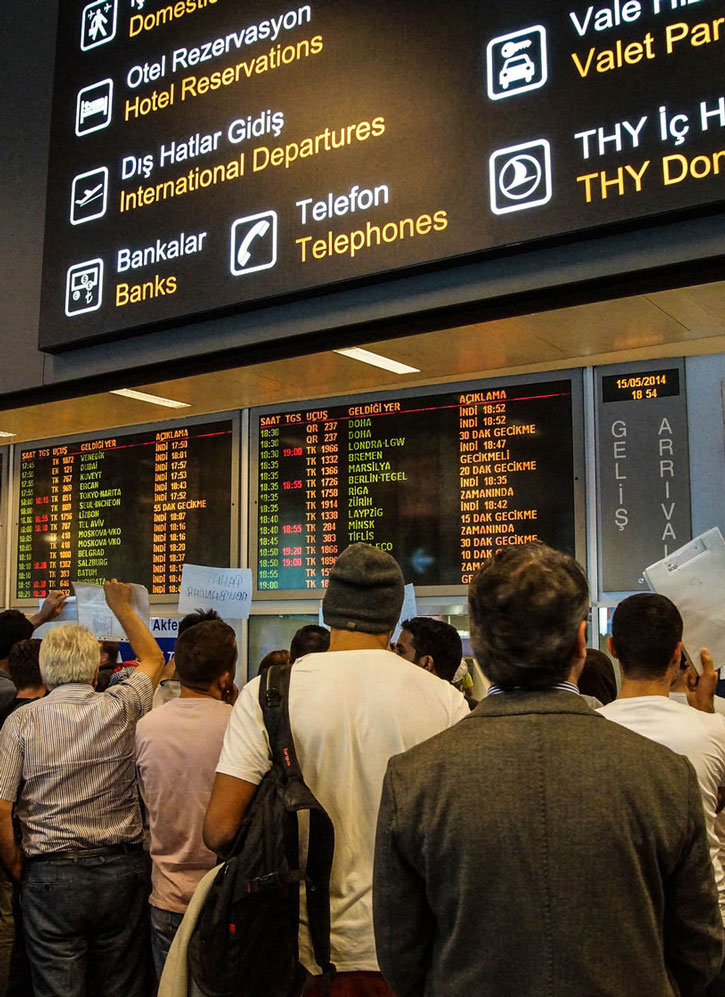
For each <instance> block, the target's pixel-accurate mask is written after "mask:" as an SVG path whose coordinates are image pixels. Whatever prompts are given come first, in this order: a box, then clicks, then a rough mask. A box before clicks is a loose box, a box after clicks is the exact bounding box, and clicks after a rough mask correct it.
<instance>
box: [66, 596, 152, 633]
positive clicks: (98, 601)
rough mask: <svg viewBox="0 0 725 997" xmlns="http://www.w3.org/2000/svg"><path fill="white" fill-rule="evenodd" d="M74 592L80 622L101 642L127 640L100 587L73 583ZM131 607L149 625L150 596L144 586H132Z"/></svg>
mask: <svg viewBox="0 0 725 997" xmlns="http://www.w3.org/2000/svg"><path fill="white" fill-rule="evenodd" d="M73 591H74V592H75V596H76V606H77V608H78V622H79V623H80V624H81V626H83V627H88V629H89V630H90V631H91V633H93V634H95V635H96V637H98V639H99V640H125V638H126V635H125V633H124V632H123V627H122V626H121V624H120V623H119V622H118V620H117V619H116V617H115V616H114V615H113V613H112V612H111V610H110V609H109V608H108V606H107V605H106V596H105V594H104V592H103V588H102V586H100V585H89V584H88V583H86V582H73ZM131 605H132V606H133V608H134V609H135V610H136V612H137V613H138V615H139V616H140V617H141V619H142V620H143V621H144V623H145V624H146V626H148V624H149V616H150V611H149V594H148V590H147V589H146V588H145V587H144V586H143V585H136V584H135V583H133V584H132V585H131Z"/></svg>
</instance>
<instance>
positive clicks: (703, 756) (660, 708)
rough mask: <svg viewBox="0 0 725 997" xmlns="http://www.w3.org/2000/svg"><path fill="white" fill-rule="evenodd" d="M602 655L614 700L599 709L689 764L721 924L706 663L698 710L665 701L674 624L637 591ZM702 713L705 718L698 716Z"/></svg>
mask: <svg viewBox="0 0 725 997" xmlns="http://www.w3.org/2000/svg"><path fill="white" fill-rule="evenodd" d="M609 650H610V653H611V654H612V655H613V656H614V657H615V658H618V659H619V664H620V667H621V669H622V689H621V692H620V694H619V698H618V699H616V700H615V701H614V702H613V703H609V704H608V705H607V706H603V707H602V708H601V709H600V711H599V712H600V713H602V714H603V715H604V716H605V717H607V718H608V719H609V720H614V721H616V722H617V723H619V724H622V725H623V726H624V727H628V728H629V729H630V730H634V731H636V732H637V733H638V734H642V735H644V737H649V738H650V739H651V740H653V741H658V742H659V743H660V744H664V745H665V746H666V747H668V748H671V749H672V750H673V751H676V752H677V754H679V755H685V756H686V757H687V758H688V759H689V760H690V762H691V763H692V765H693V767H694V769H695V772H696V773H697V779H698V782H699V784H700V792H701V794H702V804H703V809H704V811H705V824H706V826H707V835H708V842H709V846H710V855H711V858H712V864H713V869H714V872H715V882H716V884H717V888H718V894H719V898H720V910H721V913H722V914H723V919H724V920H725V874H724V872H723V868H722V865H721V862H720V856H719V852H720V842H719V840H718V837H717V834H716V833H715V816H716V813H717V806H718V792H719V790H720V787H721V786H725V717H722V716H720V715H719V714H717V713H714V712H712V710H713V707H712V693H713V691H714V688H715V682H716V681H717V679H716V675H715V672H714V669H713V665H712V658H711V657H710V655H709V653H708V652H707V651H706V650H705V649H703V651H702V652H701V659H702V664H703V674H702V676H701V677H700V681H699V682H698V687H697V690H696V693H695V694H696V695H697V697H698V699H699V702H698V706H699V707H700V708H698V709H692V708H691V707H690V706H688V705H684V704H683V703H678V702H675V701H674V700H672V699H670V698H669V693H670V687H671V686H672V684H673V683H674V682H675V681H676V680H677V678H678V677H679V674H680V658H681V655H682V617H681V616H680V613H679V610H678V609H677V607H676V606H675V605H674V603H672V602H671V601H670V600H669V599H668V598H667V597H666V596H663V595H657V594H655V593H650V592H642V593H639V594H638V595H632V596H629V598H628V599H624V600H623V601H622V602H620V604H619V605H618V606H617V608H616V610H615V611H614V616H613V617H612V636H611V637H610V638H609ZM705 710H709V711H710V712H704V711H705Z"/></svg>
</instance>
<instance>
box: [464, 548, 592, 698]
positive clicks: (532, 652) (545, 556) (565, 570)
mask: <svg viewBox="0 0 725 997" xmlns="http://www.w3.org/2000/svg"><path fill="white" fill-rule="evenodd" d="M468 607H469V614H470V620H471V645H472V647H473V651H474V654H475V655H476V658H477V659H478V663H479V664H480V665H481V668H482V669H483V671H484V673H485V675H486V676H487V677H488V678H489V679H490V681H491V682H494V683H495V684H496V685H498V686H500V687H501V688H502V689H511V688H514V687H520V688H522V689H549V688H551V686H553V685H556V683H557V682H562V681H564V680H565V679H566V678H567V677H568V675H569V672H570V671H571V665H572V655H573V652H574V647H575V643H576V637H577V630H578V628H579V626H580V624H581V622H582V621H583V620H584V619H586V614H587V611H588V608H589V586H588V585H587V579H586V575H585V574H584V571H583V570H582V568H581V567H580V566H579V565H578V564H577V562H576V561H575V560H574V558H573V557H569V555H568V554H562V553H560V552H559V551H556V550H552V548H551V547H547V546H546V544H542V543H531V544H522V545H520V546H518V545H517V546H511V547H504V548H502V549H501V550H500V551H498V552H497V553H496V554H495V555H494V556H493V557H490V558H489V559H488V560H487V561H485V562H484V563H483V565H482V566H481V568H480V569H479V571H478V572H477V573H476V574H475V575H474V577H473V581H472V582H471V584H470V586H469V589H468Z"/></svg>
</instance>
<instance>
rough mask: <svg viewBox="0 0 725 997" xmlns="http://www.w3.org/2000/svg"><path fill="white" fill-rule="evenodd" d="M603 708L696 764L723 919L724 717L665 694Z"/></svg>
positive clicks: (619, 700)
mask: <svg viewBox="0 0 725 997" xmlns="http://www.w3.org/2000/svg"><path fill="white" fill-rule="evenodd" d="M599 712H600V713H601V714H602V715H603V716H605V717H607V719H608V720H614V721H615V722H616V723H618V724H622V726H623V727H628V728H629V729H630V730H633V731H635V732H636V733H637V734H642V735H643V736H644V737H648V738H650V740H652V741H658V742H659V743H660V744H664V746H665V747H667V748H670V749H671V750H672V751H675V752H677V754H678V755H684V756H685V757H686V758H688V759H689V760H690V762H691V763H692V766H693V768H694V769H695V772H696V773H697V781H698V783H699V784H700V792H701V794H702V805H703V809H704V811H705V823H706V825H707V836H708V842H709V845H710V855H711V857H712V864H713V869H714V871H715V882H716V884H717V888H718V894H719V896H720V910H721V912H722V914H723V919H724V920H725V872H724V871H723V867H722V864H721V861H720V840H719V838H718V835H717V833H716V830H715V818H716V811H717V795H718V789H719V787H720V786H725V717H723V716H721V715H720V714H719V713H703V712H702V711H701V710H696V709H693V707H691V706H689V705H685V704H683V703H678V702H676V701H675V700H674V699H671V698H668V697H666V696H632V697H631V698H629V699H616V700H615V701H614V702H613V703H608V704H607V705H606V706H603V707H601V709H600V710H599Z"/></svg>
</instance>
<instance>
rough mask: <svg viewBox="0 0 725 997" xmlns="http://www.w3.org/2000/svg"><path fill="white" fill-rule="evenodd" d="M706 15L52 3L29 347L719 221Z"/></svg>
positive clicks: (720, 5)
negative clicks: (582, 240) (682, 220)
mask: <svg viewBox="0 0 725 997" xmlns="http://www.w3.org/2000/svg"><path fill="white" fill-rule="evenodd" d="M723 14H725V2H724V0H612V2H611V3H602V2H599V3H594V4H587V3H585V2H583V0H582V2H579V3H575V2H571V3H569V4H562V3H561V2H559V0H539V2H536V3H534V2H530V0H518V2H516V0H512V2H509V3H505V4H503V3H501V4H492V3H487V4H482V3H480V2H478V0H476V2H474V0H458V2H451V0H431V2H429V3H426V4H425V5H424V6H423V7H421V5H420V4H416V3H411V2H399V3H389V2H386V0H360V2H357V3H355V4H345V3H340V2H333V0H314V2H313V3H309V4H304V3H303V4H296V3H289V2H277V3H274V2H271V0H265V2H248V3H244V4H239V3H234V2H232V0H178V2H175V3H169V4H163V3H162V2H158V3H154V4H148V3H144V2H143V0H92V2H90V3H86V4H83V3H82V2H79V0H61V3H60V15H59V28H58V48H57V72H56V81H55V91H54V110H53V120H52V135H51V148H50V173H49V184H48V204H47V225H46V238H45V250H44V276H43V295H42V308H41V329H40V346H41V348H45V349H54V348H61V347H63V346H68V345H71V344H73V343H80V342H83V341H88V340H90V339H93V338H101V337H103V336H107V335H110V334H112V333H114V332H118V331H121V330H131V329H135V328H139V327H144V326H152V325H154V324H160V323H173V322H177V321H180V320H182V319H184V318H187V317H189V316H201V315H208V314H213V313H214V312H219V311H222V310H225V309H231V308H234V307H238V306H240V305H244V304H247V303H252V302H257V301H260V300H265V299H272V298H276V297H280V296H289V295H295V294H299V293H302V292H306V291H309V290H311V289H315V288H320V287H323V286H326V285H330V284H334V283H339V282H344V281H347V280H359V279H360V278H372V277H375V276H379V275H382V274H385V273H388V272H391V271H397V270H399V269H400V268H405V267H412V266H416V265H420V264H427V263H431V262H436V261H442V260H446V259H448V258H452V257H458V256H462V255H466V254H471V253H479V252H483V251H490V250H495V249H497V248H499V247H503V246H508V245H512V244H517V243H524V242H526V241H528V240H533V239H541V238H550V237H556V236H559V235H562V234H565V233H571V232H576V231H582V230H589V229H593V228H596V227H598V226H602V225H606V224H609V223H616V222H631V221H632V220H637V219H643V218H646V217H649V216H653V215H658V214H663V213H669V212H673V211H677V210H680V209H685V208H693V207H698V206H700V207H702V206H706V205H715V203H716V202H721V201H722V200H723V182H722V173H723V171H724V170H725V87H724V86H723V82H722V62H723V37H724V36H725V31H724V30H723V26H724V23H725V22H724V21H723Z"/></svg>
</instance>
